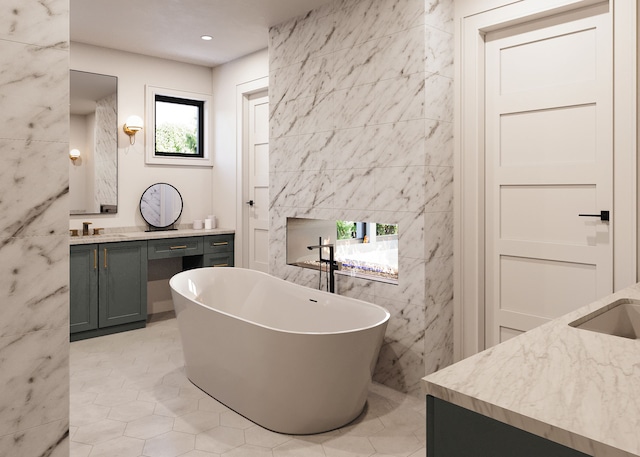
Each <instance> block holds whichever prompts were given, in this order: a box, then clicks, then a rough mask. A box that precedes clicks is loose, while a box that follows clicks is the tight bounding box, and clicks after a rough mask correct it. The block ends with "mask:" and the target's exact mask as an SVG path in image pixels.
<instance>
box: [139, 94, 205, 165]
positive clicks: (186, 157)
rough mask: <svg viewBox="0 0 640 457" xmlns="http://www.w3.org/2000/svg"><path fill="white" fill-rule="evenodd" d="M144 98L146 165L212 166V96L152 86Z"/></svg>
mask: <svg viewBox="0 0 640 457" xmlns="http://www.w3.org/2000/svg"><path fill="white" fill-rule="evenodd" d="M146 95H147V108H146V121H145V123H146V125H147V127H146V145H145V146H146V155H145V157H146V160H145V161H146V163H147V164H152V165H188V166H207V167H210V166H212V165H213V160H212V157H211V154H210V152H209V150H210V147H209V138H210V136H209V132H210V130H211V126H210V120H211V116H210V113H209V110H210V106H211V96H210V95H206V94H196V93H192V92H184V91H178V90H172V89H164V88H159V87H153V86H147V94H146Z"/></svg>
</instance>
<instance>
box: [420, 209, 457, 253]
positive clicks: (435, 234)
mask: <svg viewBox="0 0 640 457" xmlns="http://www.w3.org/2000/svg"><path fill="white" fill-rule="evenodd" d="M424 230H425V232H426V233H428V234H429V236H428V237H427V239H426V241H425V256H426V258H427V259H433V258H436V257H449V256H452V255H453V212H451V211H442V212H439V213H425V215H424Z"/></svg>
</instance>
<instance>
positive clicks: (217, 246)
mask: <svg viewBox="0 0 640 457" xmlns="http://www.w3.org/2000/svg"><path fill="white" fill-rule="evenodd" d="M233 240H234V235H214V236H205V237H204V256H203V266H205V267H232V266H234V264H233V259H234V257H233V249H234V245H233Z"/></svg>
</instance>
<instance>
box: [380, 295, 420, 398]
mask: <svg viewBox="0 0 640 457" xmlns="http://www.w3.org/2000/svg"><path fill="white" fill-rule="evenodd" d="M376 304H377V305H380V306H382V307H384V308H386V309H387V310H388V311H389V313H390V314H391V317H390V318H389V323H388V325H387V332H386V334H385V338H384V342H383V344H382V348H381V349H380V355H379V357H378V363H377V365H376V368H375V372H374V374H373V379H374V380H375V381H376V382H380V383H382V384H385V385H386V386H389V387H391V388H394V389H397V390H400V391H402V392H408V393H413V394H416V395H418V394H419V389H420V383H419V382H418V383H417V382H416V377H417V378H420V376H421V373H424V371H425V366H424V359H425V330H424V329H425V322H424V318H425V314H424V306H423V305H415V306H412V307H407V306H406V304H405V303H403V302H396V301H394V300H392V299H381V298H377V299H376Z"/></svg>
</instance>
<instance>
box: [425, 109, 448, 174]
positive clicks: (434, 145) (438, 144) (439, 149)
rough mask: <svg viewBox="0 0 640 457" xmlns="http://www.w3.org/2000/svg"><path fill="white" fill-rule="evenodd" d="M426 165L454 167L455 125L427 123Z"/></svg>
mask: <svg viewBox="0 0 640 457" xmlns="http://www.w3.org/2000/svg"><path fill="white" fill-rule="evenodd" d="M425 137H426V141H425V143H424V149H425V163H424V164H425V165H430V166H443V167H453V154H452V152H453V123H452V122H446V121H436V120H432V119H427V120H426V121H425Z"/></svg>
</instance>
